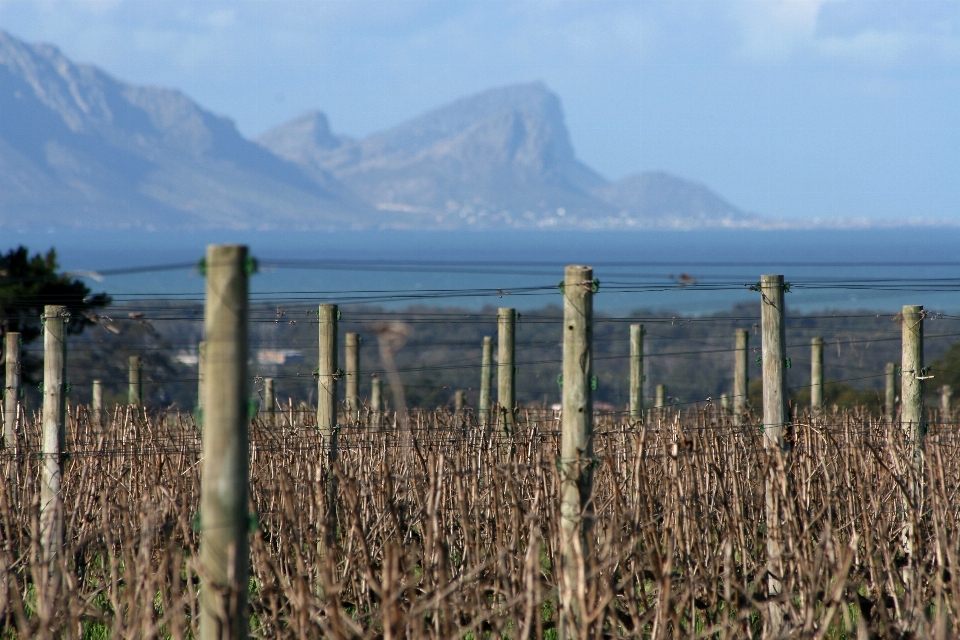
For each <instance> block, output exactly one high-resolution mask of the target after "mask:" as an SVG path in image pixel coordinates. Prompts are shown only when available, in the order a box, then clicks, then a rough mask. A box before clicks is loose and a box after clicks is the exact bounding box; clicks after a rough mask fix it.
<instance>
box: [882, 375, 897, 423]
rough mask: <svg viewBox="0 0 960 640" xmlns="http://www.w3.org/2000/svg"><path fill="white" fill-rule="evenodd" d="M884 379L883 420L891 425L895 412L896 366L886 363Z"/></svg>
mask: <svg viewBox="0 0 960 640" xmlns="http://www.w3.org/2000/svg"><path fill="white" fill-rule="evenodd" d="M883 372H884V374H885V376H884V377H885V378H886V389H885V392H884V398H883V410H884V414H885V415H884V418H885V419H886V421H887V423H888V424H893V417H894V415H895V414H896V412H897V365H896V364H894V363H893V362H888V363H887V366H886V367H884V370H883Z"/></svg>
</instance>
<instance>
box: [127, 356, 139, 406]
mask: <svg viewBox="0 0 960 640" xmlns="http://www.w3.org/2000/svg"><path fill="white" fill-rule="evenodd" d="M142 372H143V362H142V361H141V360H140V356H130V361H129V372H128V373H127V381H128V386H127V404H129V405H130V406H132V407H139V406H140V405H142V404H143V383H142V379H141V373H142Z"/></svg>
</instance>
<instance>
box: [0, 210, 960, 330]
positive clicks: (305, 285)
mask: <svg viewBox="0 0 960 640" xmlns="http://www.w3.org/2000/svg"><path fill="white" fill-rule="evenodd" d="M209 243H242V244H247V245H249V246H250V250H251V253H252V254H253V255H254V256H256V257H257V258H258V260H259V262H260V264H261V266H262V268H261V271H260V273H259V274H257V275H256V276H255V277H254V278H253V280H252V283H251V291H252V293H253V295H254V297H255V298H258V299H301V300H304V301H307V300H309V301H336V302H340V303H342V304H349V303H351V302H364V303H374V304H385V305H389V306H392V307H402V306H407V305H410V304H428V305H440V306H459V307H466V308H474V309H475V308H479V307H482V306H484V305H493V306H514V307H517V308H520V309H534V308H541V307H544V306H546V305H548V304H559V303H560V302H561V298H560V296H559V293H558V291H557V289H556V284H557V283H558V282H559V280H560V279H561V278H562V275H563V265H565V264H571V263H580V264H590V265H593V266H594V270H595V275H596V276H597V278H599V280H600V293H599V295H598V296H597V298H596V308H597V309H598V310H600V311H605V312H610V313H618V312H625V311H629V310H632V309H641V308H644V309H661V310H662V309H671V310H675V311H677V312H678V313H685V314H686V313H708V312H714V311H719V310H723V309H728V308H730V307H731V305H733V304H735V303H737V302H743V301H749V300H755V299H756V296H757V294H756V293H753V292H751V291H749V290H748V288H747V287H746V286H745V285H748V284H751V283H753V282H756V281H757V280H759V278H760V275H761V274H764V273H782V274H784V276H785V277H786V280H787V281H789V282H791V283H792V287H791V292H790V294H789V296H788V298H787V304H788V307H789V308H792V309H795V310H803V311H815V310H823V309H870V310H876V311H878V312H881V311H887V312H889V311H895V310H899V307H900V306H901V305H903V304H923V305H924V306H926V307H927V308H928V309H931V310H933V311H941V312H956V311H958V310H960V229H954V228H905V229H872V230H859V231H857V230H840V231H838V230H803V231H742V230H736V231H630V232H609V231H602V232H567V231H526V230H522V231H517V230H506V231H470V232H450V231H446V232H442V231H431V232H423V231H362V232H361V231H343V232H319V231H310V232H303V231H283V232H281V231H269V232H257V231H216V232H214V231H196V232H161V231H153V232H147V231H109V232H103V231H95V232H92V231H82V232H77V231H57V232H23V233H21V232H14V231H9V230H3V229H0V249H2V250H4V251H6V250H7V249H8V248H10V247H14V246H17V245H18V244H23V245H26V246H27V247H29V248H30V249H31V250H34V251H36V250H42V251H45V250H47V249H49V248H50V247H56V249H57V251H58V253H59V255H60V261H61V265H62V266H63V267H64V268H65V269H67V270H69V271H75V272H80V271H93V272H97V273H98V274H100V277H101V278H102V279H101V280H97V279H96V278H94V277H92V274H91V277H90V279H89V280H88V282H89V284H90V285H91V287H93V288H94V289H95V290H97V291H106V292H108V293H110V294H112V295H114V296H115V297H116V298H117V299H118V300H128V299H135V298H140V297H151V296H152V297H169V296H177V297H184V298H198V299H199V298H200V297H201V296H202V293H203V279H202V278H201V277H200V276H198V275H197V274H196V271H195V270H194V269H192V268H190V266H189V265H193V264H195V263H196V262H197V261H198V260H199V258H200V257H201V256H202V255H203V253H204V247H205V246H206V245H207V244H209ZM177 265H185V266H179V267H178V266H177ZM155 266H165V267H171V268H170V269H169V270H157V271H144V272H133V273H111V272H112V271H115V270H118V269H133V268H139V267H155Z"/></svg>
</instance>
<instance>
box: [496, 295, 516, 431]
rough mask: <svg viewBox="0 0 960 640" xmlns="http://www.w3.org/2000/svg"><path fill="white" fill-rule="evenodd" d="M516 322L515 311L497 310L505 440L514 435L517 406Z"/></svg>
mask: <svg viewBox="0 0 960 640" xmlns="http://www.w3.org/2000/svg"><path fill="white" fill-rule="evenodd" d="M516 321H517V312H516V310H515V309H510V308H507V307H501V308H500V309H498V310H497V402H499V404H500V435H501V437H503V438H505V439H506V438H509V437H510V436H511V435H513V427H514V415H515V414H514V410H515V408H516V404H517V396H516V389H515V388H514V385H513V383H514V380H515V374H516V369H515V366H516V365H514V358H513V357H514V353H515V351H514V344H513V336H514V329H515V327H516Z"/></svg>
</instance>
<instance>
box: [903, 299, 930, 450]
mask: <svg viewBox="0 0 960 640" xmlns="http://www.w3.org/2000/svg"><path fill="white" fill-rule="evenodd" d="M901 315H902V318H903V320H902V327H901V329H902V331H901V341H902V349H903V352H902V354H901V374H900V375H901V379H900V397H901V404H900V422H901V425H902V427H903V430H904V433H905V434H906V435H907V437H908V438H910V439H911V440H914V441H919V439H920V438H922V437H923V432H924V424H923V380H924V379H925V378H926V371H925V370H924V367H923V318H924V316H925V315H926V313H925V312H924V310H923V306H922V305H919V304H913V305H904V307H903V311H902V313H901Z"/></svg>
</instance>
